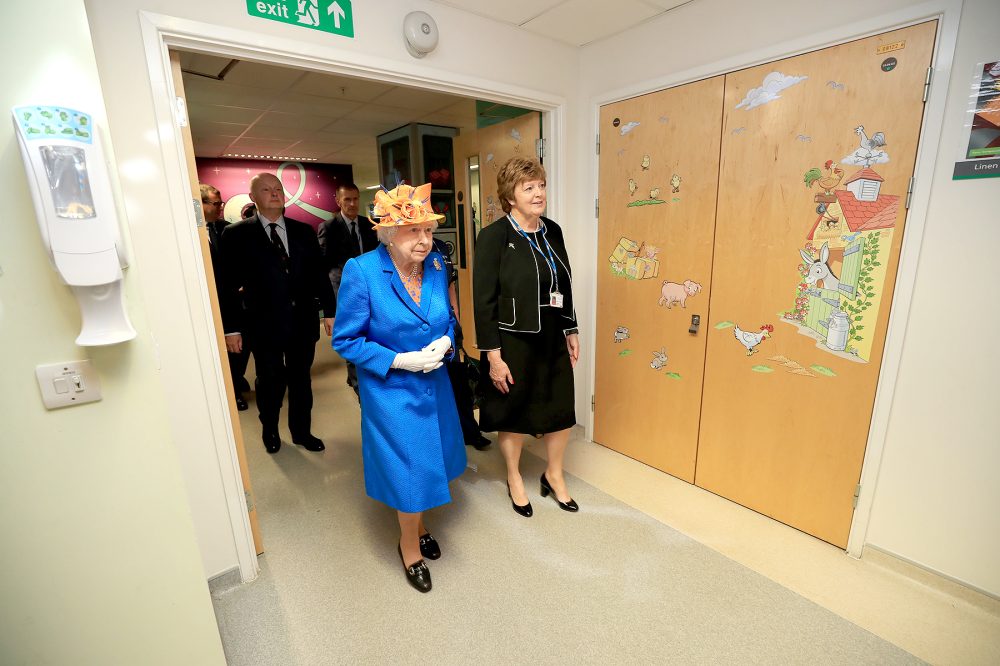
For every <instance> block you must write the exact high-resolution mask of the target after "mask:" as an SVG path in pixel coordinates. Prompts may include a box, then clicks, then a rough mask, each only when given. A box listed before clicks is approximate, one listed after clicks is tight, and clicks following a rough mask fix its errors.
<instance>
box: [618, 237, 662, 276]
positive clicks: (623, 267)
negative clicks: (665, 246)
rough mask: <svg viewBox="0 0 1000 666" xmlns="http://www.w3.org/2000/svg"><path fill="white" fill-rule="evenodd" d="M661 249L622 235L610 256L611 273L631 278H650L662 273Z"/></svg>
mask: <svg viewBox="0 0 1000 666" xmlns="http://www.w3.org/2000/svg"><path fill="white" fill-rule="evenodd" d="M659 253H660V249H659V248H657V247H654V246H652V245H646V243H636V242H635V241H634V240H632V239H631V238H626V237H625V236H622V237H621V240H619V241H618V245H617V246H616V247H615V250H614V252H612V253H611V256H610V257H608V261H609V262H610V263H611V273H612V274H613V275H616V276H618V277H624V278H626V279H629V280H648V279H651V278H655V277H656V276H657V275H659V274H660V261H659V259H657V258H656V256H657V255H658V254H659Z"/></svg>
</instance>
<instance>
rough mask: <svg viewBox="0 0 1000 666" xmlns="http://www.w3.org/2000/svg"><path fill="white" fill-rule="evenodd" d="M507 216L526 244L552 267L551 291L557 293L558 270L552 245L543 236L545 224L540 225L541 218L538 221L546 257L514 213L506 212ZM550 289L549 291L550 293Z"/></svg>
mask: <svg viewBox="0 0 1000 666" xmlns="http://www.w3.org/2000/svg"><path fill="white" fill-rule="evenodd" d="M507 216H508V217H509V218H510V221H511V222H513V223H514V228H515V229H517V233H519V234H521V235H522V236H524V240H526V241H528V244H529V245H531V247H533V248H534V249H535V250H536V251H537V252H538V254H540V255H542V259H545V263H546V264H548V265H549V268H550V269H552V291H555V292H556V293H559V272H558V271H557V270H556V259H555V257H554V256H553V254H552V246H551V245H549V239H548V238H546V237H545V233H544V231H545V226H544V225H542V222H541V220H539V221H538V224H539V229H540V230H541V231H542V232H543V233H542V241H544V242H545V250H546V251H547V252H548V257H546V256H545V252H542V249H541V248H540V247H538V244H537V243H535V241H534V240H532V238H531V236H529V235H528V232H526V231H525V230H524V229H522V228H521V225H520V224H518V223H517V219H516V218H515V217H514V213H508V214H507ZM552 291H550V292H549V293H552Z"/></svg>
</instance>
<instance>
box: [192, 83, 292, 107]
mask: <svg viewBox="0 0 1000 666" xmlns="http://www.w3.org/2000/svg"><path fill="white" fill-rule="evenodd" d="M184 96H185V97H187V98H188V99H189V100H192V101H195V102H197V103H198V104H214V105H216V106H238V107H241V108H244V109H261V110H265V109H267V108H268V107H270V106H271V102H272V100H273V95H272V94H268V93H267V91H264V90H261V89H260V88H248V87H246V86H236V85H232V84H231V83H225V82H223V81H215V80H212V79H206V78H204V77H201V76H189V75H188V76H185V77H184Z"/></svg>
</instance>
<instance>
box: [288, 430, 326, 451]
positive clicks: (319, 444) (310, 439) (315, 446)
mask: <svg viewBox="0 0 1000 666" xmlns="http://www.w3.org/2000/svg"><path fill="white" fill-rule="evenodd" d="M292 442H294V443H295V444H298V445H299V446H301V447H302V448H304V449H305V450H306V451H323V450H325V449H326V447H325V446H323V440H322V439H320V438H319V437H314V436H313V435H312V434H305V435H301V436H299V437H292Z"/></svg>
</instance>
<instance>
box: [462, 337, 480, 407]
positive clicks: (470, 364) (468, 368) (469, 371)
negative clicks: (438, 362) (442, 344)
mask: <svg viewBox="0 0 1000 666" xmlns="http://www.w3.org/2000/svg"><path fill="white" fill-rule="evenodd" d="M459 353H460V354H461V356H462V358H461V364H462V371H463V372H464V373H465V383H466V384H467V385H468V386H469V395H470V396H472V408H473V409H475V408H476V407H479V405H480V404H482V402H483V389H482V385H481V384H480V379H481V378H482V372H481V370H480V367H479V359H478V358H475V357H473V356H469V354H468V353H467V352H466V351H465V349H461V350H460V352H459Z"/></svg>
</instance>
